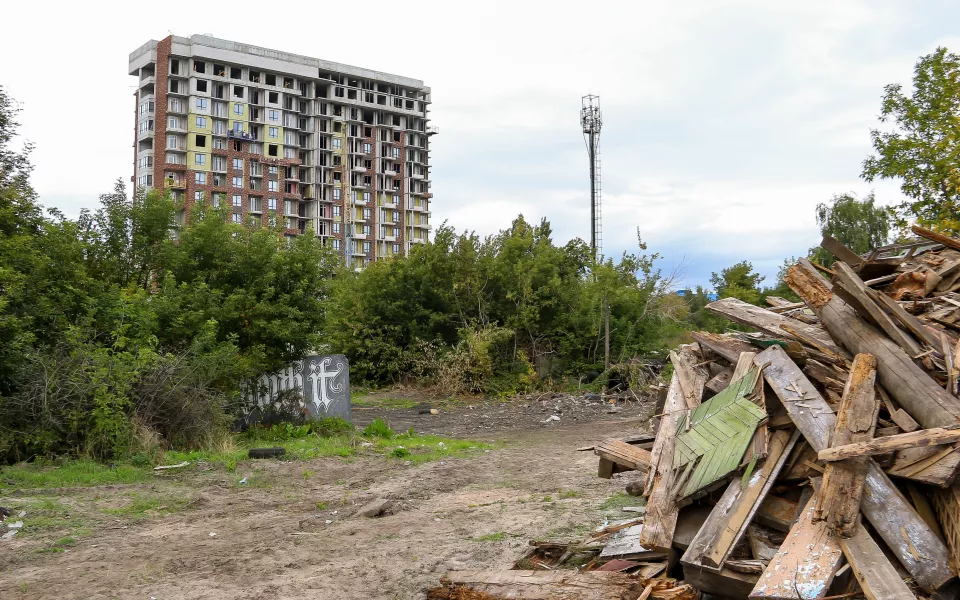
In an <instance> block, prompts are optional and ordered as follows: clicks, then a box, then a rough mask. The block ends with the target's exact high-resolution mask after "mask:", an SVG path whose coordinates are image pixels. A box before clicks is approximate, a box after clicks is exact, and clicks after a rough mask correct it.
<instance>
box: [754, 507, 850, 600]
mask: <svg viewBox="0 0 960 600" xmlns="http://www.w3.org/2000/svg"><path fill="white" fill-rule="evenodd" d="M816 501H817V494H814V495H813V496H812V497H811V498H810V501H809V502H808V503H807V506H806V508H804V510H803V513H802V514H801V515H800V519H799V520H798V521H797V522H796V523H795V524H794V525H793V527H791V528H790V533H788V534H787V539H786V540H784V542H783V545H782V546H780V550H779V551H778V552H777V555H776V556H775V557H774V559H773V560H771V561H770V563H769V564H768V565H767V568H766V569H764V571H763V575H761V576H760V580H759V581H758V582H757V585H756V587H755V588H753V591H752V592H751V593H750V598H757V599H759V598H764V599H776V600H816V599H817V598H823V597H824V596H826V595H827V590H829V589H830V583H831V582H832V581H833V576H834V575H835V574H836V573H837V569H838V568H840V561H841V560H842V558H843V551H842V550H841V549H840V540H839V538H837V536H836V535H834V533H833V531H831V529H830V527H829V526H828V525H827V523H826V522H824V521H815V520H814V518H813V515H814V512H815V510H816Z"/></svg>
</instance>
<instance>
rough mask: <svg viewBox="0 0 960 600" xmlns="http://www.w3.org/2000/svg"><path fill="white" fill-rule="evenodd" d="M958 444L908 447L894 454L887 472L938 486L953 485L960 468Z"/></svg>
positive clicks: (894, 475)
mask: <svg viewBox="0 0 960 600" xmlns="http://www.w3.org/2000/svg"><path fill="white" fill-rule="evenodd" d="M957 448H958V445H952V446H931V447H926V448H907V449H905V450H899V451H897V453H896V454H894V457H893V462H892V464H891V465H890V466H888V467H886V469H885V470H886V471H887V474H889V475H891V476H893V477H904V478H907V479H910V480H913V481H917V482H919V483H926V484H930V485H935V486H938V487H946V486H948V485H951V484H952V483H953V482H954V480H955V479H956V473H957V471H958V469H960V451H958V449H957Z"/></svg>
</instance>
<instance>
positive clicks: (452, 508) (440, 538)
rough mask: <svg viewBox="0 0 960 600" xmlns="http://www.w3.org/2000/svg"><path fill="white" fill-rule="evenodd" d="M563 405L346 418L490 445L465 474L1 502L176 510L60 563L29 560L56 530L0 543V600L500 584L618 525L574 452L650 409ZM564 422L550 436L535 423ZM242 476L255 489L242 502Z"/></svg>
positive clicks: (285, 480) (301, 477) (471, 459)
mask: <svg viewBox="0 0 960 600" xmlns="http://www.w3.org/2000/svg"><path fill="white" fill-rule="evenodd" d="M565 402H567V400H564V399H562V398H554V397H551V398H540V399H536V398H534V399H530V398H526V399H520V400H517V401H514V402H498V403H487V402H482V403H479V404H477V405H474V407H473V408H468V407H466V406H461V407H453V406H447V407H445V408H444V409H443V410H442V411H441V413H440V414H438V415H430V414H421V412H422V411H423V408H422V406H414V407H409V406H408V407H406V408H393V409H378V408H375V407H369V406H367V410H357V411H356V412H355V417H356V421H357V422H358V423H359V424H363V423H364V422H365V421H369V420H372V419H373V418H374V417H375V416H383V417H386V418H387V419H389V420H390V422H391V425H392V426H393V427H394V428H395V429H405V428H407V427H408V426H409V427H414V428H415V429H417V431H422V432H430V433H443V434H447V435H450V434H452V435H454V436H456V437H464V438H470V439H478V440H483V441H496V442H499V443H498V444H497V445H496V446H495V448H494V449H492V450H489V451H486V452H477V453H475V454H473V455H470V456H467V457H463V458H455V459H451V460H444V461H439V462H431V463H426V464H420V465H414V464H407V463H404V462H403V461H401V460H397V459H391V458H385V457H364V458H353V459H337V458H324V459H314V460H309V461H278V460H269V461H250V462H249V463H247V462H245V463H242V464H241V465H238V468H237V472H236V473H227V472H225V471H223V470H222V469H221V470H217V469H210V470H206V471H205V470H202V469H194V470H191V471H190V472H188V473H185V474H181V475H165V476H163V477H158V479H157V481H156V482H154V483H148V484H135V485H124V486H102V487H95V488H83V489H73V490H56V491H50V490H48V491H46V492H39V491H32V490H24V491H22V492H19V493H17V495H15V496H7V497H5V498H4V497H0V504H2V505H5V506H12V507H16V506H22V505H28V504H30V503H35V502H37V501H40V500H50V501H55V502H59V503H61V504H63V505H64V506H65V507H68V508H69V509H70V510H73V511H75V514H76V515H77V517H76V518H77V519H83V518H84V516H83V515H85V514H92V513H91V511H93V510H94V509H96V510H97V511H99V512H98V513H97V514H100V515H103V514H104V510H109V508H110V507H118V506H125V505H127V504H128V503H129V501H130V500H129V499H130V498H131V497H134V498H135V497H146V496H149V497H161V498H163V497H168V498H171V499H179V504H178V505H177V509H176V510H175V511H173V512H168V511H169V510H170V509H169V507H165V506H158V507H156V510H148V511H146V513H144V514H141V515H138V516H137V517H136V518H134V517H131V516H117V518H101V519H99V520H97V519H93V520H90V519H88V520H87V523H86V527H85V529H83V530H78V531H82V535H77V537H76V542H75V543H74V544H73V545H67V547H65V548H62V549H63V551H60V552H38V549H44V548H46V549H49V548H51V547H52V546H51V544H55V541H56V539H57V538H60V537H61V536H63V535H64V533H63V531H57V530H55V529H53V530H51V531H50V532H49V534H48V535H46V537H45V536H44V535H43V534H41V535H39V536H37V535H34V536H32V537H31V536H18V537H17V538H15V539H14V540H12V541H3V542H0V598H4V599H7V598H10V599H14V598H17V599H28V598H30V599H34V598H36V599H39V598H56V599H65V598H85V599H106V598H143V599H145V600H149V599H152V598H155V599H157V600H166V599H174V598H177V599H179V598H203V599H210V600H220V599H228V598H229V599H251V600H252V599H263V600H267V599H270V600H274V599H281V598H298V599H301V598H331V599H352V598H356V599H361V598H362V599H369V598H399V599H408V598H423V597H424V595H425V590H426V589H427V587H429V586H431V585H435V584H436V583H437V582H438V581H439V578H440V576H441V575H442V574H443V573H444V572H445V571H447V570H455V569H468V568H496V569H501V568H509V567H510V566H511V565H512V564H513V562H514V561H515V560H516V559H518V558H519V557H520V556H521V555H522V554H523V553H524V552H525V550H526V548H527V544H528V541H529V540H531V539H547V538H549V539H575V538H579V537H582V535H583V534H584V533H585V532H586V531H587V530H588V529H591V528H594V527H597V526H600V525H602V524H603V522H604V520H605V519H608V518H609V519H614V518H622V515H623V513H621V511H620V508H619V507H620V504H622V502H619V503H618V502H609V501H608V499H609V498H610V497H611V496H614V495H615V494H617V493H618V492H621V491H622V490H623V487H624V485H625V484H626V483H627V482H628V481H629V480H630V479H631V478H630V477H623V476H617V477H615V478H614V479H612V480H604V479H599V478H597V476H596V469H597V458H596V456H595V455H594V454H593V453H592V452H577V451H576V448H577V447H578V446H584V445H592V444H594V443H596V442H599V441H601V440H603V439H605V438H607V437H611V436H616V435H630V434H635V433H637V432H638V431H641V430H645V428H646V427H647V426H648V423H647V419H648V417H649V416H650V415H651V414H652V412H653V405H652V404H651V403H630V404H628V405H626V406H621V407H619V408H620V410H619V412H613V413H610V412H609V410H610V409H609V407H608V406H607V405H604V404H596V403H587V402H584V401H583V399H582V398H580V399H579V400H577V402H579V404H577V403H576V402H573V401H570V403H569V406H565V405H564V404H565ZM424 404H425V405H429V404H430V403H429V402H427V403H424ZM575 404H576V406H574V405H575ZM590 404H595V406H590ZM561 409H562V410H563V413H562V414H559V415H558V416H560V421H551V422H548V423H543V422H542V421H544V420H545V419H546V418H547V417H549V416H550V415H552V414H557V413H558V411H560V410H561ZM245 475H250V476H251V481H254V478H253V476H255V481H256V482H258V485H256V486H249V485H248V486H238V485H237V480H238V479H239V478H241V477H243V476H245ZM626 475H627V476H629V475H630V474H629V473H628V474H626ZM374 498H387V499H390V500H392V501H393V502H394V514H389V515H386V516H382V517H378V518H369V517H362V516H358V515H356V514H355V513H356V512H357V510H358V509H359V508H360V507H361V506H362V505H363V504H365V503H366V502H367V501H369V500H371V499H374ZM630 500H633V499H630ZM184 501H186V502H187V504H186V505H185V506H182V504H183V503H184ZM213 534H215V535H213Z"/></svg>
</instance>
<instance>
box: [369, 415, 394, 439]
mask: <svg viewBox="0 0 960 600" xmlns="http://www.w3.org/2000/svg"><path fill="white" fill-rule="evenodd" d="M393 434H394V431H393V430H392V429H390V426H389V425H387V423H386V421H384V420H383V419H381V418H380V417H377V418H376V419H374V420H373V422H372V423H370V424H369V425H367V427H366V428H365V429H364V430H363V435H365V436H366V437H378V438H383V439H385V440H388V439H390V438H392V437H393Z"/></svg>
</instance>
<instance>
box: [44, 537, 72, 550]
mask: <svg viewBox="0 0 960 600" xmlns="http://www.w3.org/2000/svg"><path fill="white" fill-rule="evenodd" d="M76 545H77V538H73V537H62V538H60V539H59V540H57V541H55V542H54V543H52V544H50V545H49V546H46V547H44V548H40V549H38V550H37V552H40V553H45V552H65V551H66V549H67V548H72V547H73V546H76Z"/></svg>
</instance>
